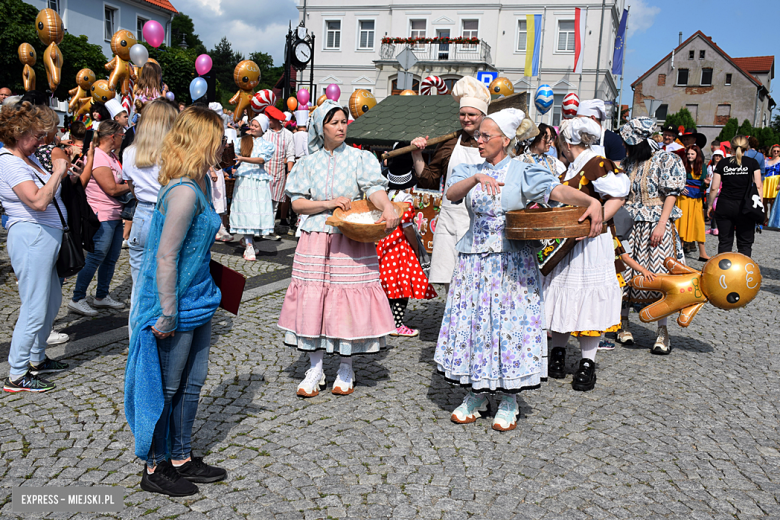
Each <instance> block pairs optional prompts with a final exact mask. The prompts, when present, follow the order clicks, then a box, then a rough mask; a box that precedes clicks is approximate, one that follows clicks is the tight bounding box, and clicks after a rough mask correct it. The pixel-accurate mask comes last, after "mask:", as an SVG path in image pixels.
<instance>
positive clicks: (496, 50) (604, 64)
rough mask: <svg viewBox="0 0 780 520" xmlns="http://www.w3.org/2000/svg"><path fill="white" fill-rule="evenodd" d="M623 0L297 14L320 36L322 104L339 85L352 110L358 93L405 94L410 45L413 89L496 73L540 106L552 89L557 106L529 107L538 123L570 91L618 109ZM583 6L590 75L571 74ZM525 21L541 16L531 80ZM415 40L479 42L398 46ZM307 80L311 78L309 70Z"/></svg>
mask: <svg viewBox="0 0 780 520" xmlns="http://www.w3.org/2000/svg"><path fill="white" fill-rule="evenodd" d="M624 4H625V0H606V1H605V2H604V4H603V6H602V3H601V2H596V1H594V2H592V3H588V2H574V3H573V2H571V1H565V0H549V1H547V2H546V3H534V1H533V0H531V1H530V2H528V1H521V0H498V1H497V2H491V3H481V4H475V3H474V2H466V1H464V0H427V1H426V2H424V3H412V2H408V0H400V1H398V0H389V1H388V0H384V1H380V0H339V1H338V2H333V1H332V0H306V5H305V7H304V5H303V0H300V5H299V6H298V9H299V12H300V16H301V20H303V21H304V23H305V26H306V27H307V28H308V30H309V31H310V32H313V33H314V34H315V36H316V40H315V49H314V83H315V89H316V96H314V99H315V100H316V98H317V97H319V96H320V95H321V94H323V93H324V91H325V88H326V87H327V86H328V85H329V84H331V83H335V84H337V85H338V86H339V88H340V89H341V99H340V100H339V102H340V103H341V104H346V103H347V102H348V100H349V96H350V95H351V93H352V92H353V91H354V90H356V89H366V90H369V91H371V92H372V93H373V94H374V96H376V98H377V100H382V99H384V98H385V97H386V96H388V95H392V94H394V93H398V92H399V90H400V89H399V88H397V87H398V84H397V83H396V81H397V77H398V72H399V71H400V70H401V69H400V66H399V64H398V62H397V60H396V56H398V54H399V53H400V52H401V51H403V50H404V49H405V48H406V47H410V48H411V49H412V51H413V52H414V54H415V57H416V58H417V59H418V62H417V63H416V64H415V65H414V66H413V67H412V68H410V69H409V71H408V72H411V73H413V74H414V87H413V88H414V90H417V91H419V83H420V82H421V81H422V80H423V79H424V78H426V77H428V76H430V75H435V76H439V77H441V78H442V79H443V80H444V81H445V82H446V83H447V84H448V86H451V85H452V83H454V82H455V81H457V80H458V79H459V78H461V77H463V76H467V75H470V76H476V75H477V74H478V73H479V72H496V73H498V76H499V77H506V78H508V79H509V80H510V81H511V82H512V84H513V85H514V88H515V92H528V93H529V94H530V97H529V99H531V103H530V105H533V102H532V99H533V95H534V93H535V91H536V89H537V88H538V87H539V86H540V85H542V84H547V85H550V86H551V87H552V89H553V92H554V94H555V102H554V105H553V109H551V110H550V111H549V112H548V113H547V114H544V115H541V114H538V113H537V111H536V109H535V108H534V107H533V106H531V107H530V108H529V110H530V117H532V118H533V119H534V120H535V121H536V122H537V123H540V122H544V123H548V124H554V125H557V124H559V122H560V117H561V109H560V106H561V103H562V101H563V98H564V96H565V95H566V94H568V93H569V92H575V93H579V96H580V99H592V98H595V97H597V98H601V99H604V100H605V101H607V102H611V103H614V104H615V105H616V104H617V98H618V89H619V87H620V78H619V77H617V76H613V75H612V73H611V69H612V55H613V51H614V44H615V36H616V34H617V30H618V25H619V23H620V16H621V15H622V12H623V8H624ZM575 8H580V9H581V16H586V17H587V18H586V26H585V27H586V28H585V44H584V51H583V54H584V62H583V72H582V74H579V73H577V74H575V73H574V72H573V71H574V35H575V29H574V20H575ZM526 15H541V16H542V33H541V40H542V44H541V54H540V56H541V60H540V74H539V76H537V77H525V76H524V75H523V73H524V68H525V61H526V49H525V47H526ZM629 24H630V19H629ZM600 34H601V38H599V35H600ZM410 37H415V38H419V37H424V38H434V37H450V38H459V37H464V38H473V37H476V38H477V39H478V43H475V44H444V45H443V44H437V43H423V44H417V45H415V44H411V45H408V44H406V43H399V42H397V41H396V42H393V40H394V39H396V40H397V39H401V38H410ZM531 51H532V50H531ZM303 78H306V80H307V81H308V78H309V70H308V69H307V70H305V71H304V74H303ZM302 86H306V83H302Z"/></svg>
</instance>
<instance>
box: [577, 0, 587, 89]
mask: <svg viewBox="0 0 780 520" xmlns="http://www.w3.org/2000/svg"><path fill="white" fill-rule="evenodd" d="M587 17H588V11H587V10H585V12H584V13H583V12H582V10H581V9H580V8H579V7H577V8H576V9H574V72H575V74H576V73H581V72H582V62H583V61H585V55H584V54H583V52H582V51H583V49H584V48H585V20H586V18H587Z"/></svg>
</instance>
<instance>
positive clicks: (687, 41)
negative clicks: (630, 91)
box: [631, 31, 774, 88]
mask: <svg viewBox="0 0 780 520" xmlns="http://www.w3.org/2000/svg"><path fill="white" fill-rule="evenodd" d="M696 36H701V37H702V38H703V39H704V40H705V41H706V42H707V43H709V44H710V45H712V46H713V47H714V48H715V50H716V51H718V52H719V53H720V54H722V55H723V57H724V58H726V60H728V61H729V62H731V64H732V65H734V67H736V68H737V69H739V70H741V71H742V72H744V73H745V75H746V76H747V77H748V78H749V79H750V80H751V81H752V82H753V83H755V84H756V85H757V86H761V82H760V81H759V80H758V79H757V78H756V77H755V76H753V75H752V74H751V73H750V72H748V71H747V70H746V69H745V68H744V67H742V66H741V65H739V64H738V63H737V60H739V59H743V60H755V59H760V60H763V59H765V58H769V59H771V60H772V62H774V56H760V57H755V58H732V57H731V56H729V55H728V54H727V53H726V51H724V50H723V49H721V48H720V47H718V44H717V43H715V42H714V41H712V38H710V37H709V36H707V35H706V34H704V33H703V32H701V31H696V32H695V33H693V34H692V35H691V37H690V38H688V39H687V40H685V41H684V42H682V43H681V44H680V45H678V46H677V47H675V49H674V50H673V51H672V52H670V53H669V54H667V55H666V56H664V57H663V58H662V59H661V61H659V62H658V63H656V64H655V65H653V66H652V67H650V68H649V69H648V70H647V72H645V73H644V74H642V75H641V76H639V78H637V80H636V81H634V82H633V83H631V87H632V88H633V87H635V86H636V84H637V83H639V82H641V81H643V80H644V79H645V78H646V77H647V75H648V74H650V73H651V72H652V71H654V70H655V69H657V68H658V67H659V66H660V65H661V64H662V63H664V62H666V61H667V60H668V59H670V58H671V57H672V53H677V52H678V51H679V50H680V49H682V48H683V47H685V46H686V45H688V43H689V42H690V41H691V40H693V39H694V38H695V37H696ZM681 59H682V58H681ZM768 70H769V69H765V70H764V71H768ZM764 71H761V72H764ZM755 72H759V71H755Z"/></svg>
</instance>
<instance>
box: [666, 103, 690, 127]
mask: <svg viewBox="0 0 780 520" xmlns="http://www.w3.org/2000/svg"><path fill="white" fill-rule="evenodd" d="M665 125H674V127H675V128H677V127H680V126H682V127H683V128H693V129H694V130H696V122H695V121H694V120H693V116H692V115H691V113H690V112H689V111H688V109H687V108H681V109H680V111H679V112H677V113H676V114H670V115H667V116H666V122H665ZM665 125H664V126H665Z"/></svg>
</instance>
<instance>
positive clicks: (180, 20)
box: [171, 13, 207, 56]
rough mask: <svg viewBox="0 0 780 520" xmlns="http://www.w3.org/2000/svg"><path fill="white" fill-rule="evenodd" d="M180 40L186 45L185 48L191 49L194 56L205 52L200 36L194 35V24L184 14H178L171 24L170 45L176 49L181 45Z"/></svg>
mask: <svg viewBox="0 0 780 520" xmlns="http://www.w3.org/2000/svg"><path fill="white" fill-rule="evenodd" d="M182 38H183V39H184V43H186V44H187V48H188V49H192V50H193V51H194V52H195V54H196V56H199V55H201V54H205V53H206V52H207V51H206V47H205V46H204V45H203V42H202V41H201V39H200V36H198V35H197V34H195V24H194V23H193V22H192V18H190V17H189V16H187V15H186V14H184V13H179V14H177V15H176V16H175V17H174V19H173V21H172V22H171V45H172V46H174V47H178V46H179V45H181V41H182Z"/></svg>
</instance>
